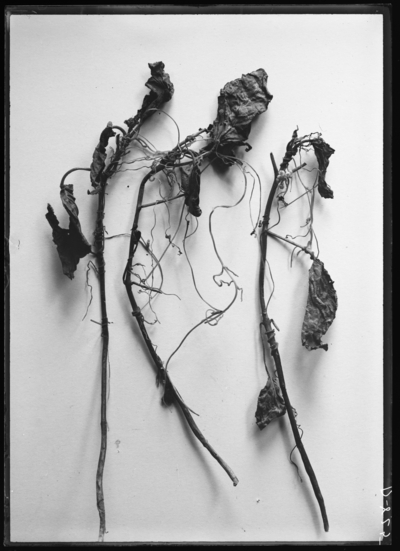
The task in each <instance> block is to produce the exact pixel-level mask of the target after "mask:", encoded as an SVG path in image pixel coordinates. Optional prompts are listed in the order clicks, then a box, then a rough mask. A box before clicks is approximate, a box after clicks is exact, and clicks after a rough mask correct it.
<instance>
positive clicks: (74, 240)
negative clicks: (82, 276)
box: [46, 185, 91, 279]
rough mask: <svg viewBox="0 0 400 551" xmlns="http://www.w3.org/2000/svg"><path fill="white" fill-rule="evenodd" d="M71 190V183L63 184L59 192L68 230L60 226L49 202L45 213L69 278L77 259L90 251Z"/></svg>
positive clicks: (64, 271)
mask: <svg viewBox="0 0 400 551" xmlns="http://www.w3.org/2000/svg"><path fill="white" fill-rule="evenodd" d="M73 191H74V190H73V186H72V185H63V186H62V188H61V192H60V196H61V201H62V204H63V206H64V208H65V210H66V211H67V212H68V214H69V229H68V230H66V229H64V228H60V226H59V222H58V219H57V217H56V215H55V214H54V210H53V207H52V206H51V205H49V204H48V205H47V214H46V219H47V221H48V223H49V224H50V226H51V228H52V230H53V241H54V243H55V244H56V245H57V251H58V255H59V257H60V260H61V265H62V268H63V273H64V274H65V275H66V276H68V277H69V278H70V279H73V277H74V272H75V271H76V267H77V265H78V262H79V260H80V259H81V258H83V257H85V256H86V255H87V254H89V253H90V251H91V248H90V245H89V243H88V241H87V240H86V238H85V236H84V235H83V233H82V229H81V225H80V222H79V218H78V215H79V211H78V207H77V205H76V202H75V197H74V196H73Z"/></svg>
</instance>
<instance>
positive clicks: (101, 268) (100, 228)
mask: <svg viewBox="0 0 400 551" xmlns="http://www.w3.org/2000/svg"><path fill="white" fill-rule="evenodd" d="M105 189H106V178H102V185H101V189H100V192H99V203H98V209H97V220H96V230H95V247H96V252H95V254H96V261H97V269H98V274H99V281H100V301H101V329H102V331H101V336H102V338H103V350H102V357H101V420H100V426H101V445H100V456H99V463H98V466H97V473H96V495H97V509H98V511H99V516H100V529H99V541H104V534H105V532H106V511H105V506H104V492H103V473H104V465H105V460H106V452H107V363H108V345H109V331H108V317H107V305H106V283H105V261H104V224H103V219H104V208H105Z"/></svg>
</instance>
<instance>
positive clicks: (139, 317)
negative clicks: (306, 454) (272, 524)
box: [123, 139, 239, 486]
mask: <svg viewBox="0 0 400 551" xmlns="http://www.w3.org/2000/svg"><path fill="white" fill-rule="evenodd" d="M187 140H188V139H186V140H184V141H183V142H181V144H179V146H177V147H176V148H174V149H173V150H172V151H171V154H172V155H171V156H170V158H169V159H168V161H165V162H163V161H161V162H160V163H159V165H158V166H157V167H155V168H154V169H153V170H152V171H151V172H149V173H148V174H147V175H146V176H145V177H144V178H143V180H142V182H141V184H140V188H139V193H138V200H137V204H136V211H135V216H134V223H133V227H132V231H131V239H130V245H129V257H128V262H127V265H126V268H125V272H124V276H123V281H124V285H125V287H126V292H127V294H128V298H129V302H130V304H131V307H132V315H133V316H134V317H135V318H136V321H137V323H138V325H139V329H140V332H141V333H142V336H143V339H144V342H145V344H146V347H147V349H148V351H149V353H150V356H151V357H152V359H153V362H154V364H155V366H156V369H157V381H158V382H159V381H161V382H162V383H163V384H164V387H165V395H168V399H169V400H170V401H171V402H176V403H177V404H178V405H179V407H180V409H181V411H182V413H183V415H184V417H185V419H186V421H187V423H188V425H189V427H190V429H191V431H192V432H193V434H194V435H195V437H196V438H197V439H198V440H199V441H200V442H201V444H202V445H203V446H204V447H205V448H206V449H207V450H208V451H209V453H210V454H211V455H212V456H213V457H214V459H215V460H216V461H217V462H218V463H219V464H220V465H221V467H222V468H223V469H224V470H225V471H226V473H227V474H228V476H229V477H230V479H231V480H232V482H233V485H234V486H236V485H237V484H238V482H239V480H238V478H237V477H236V475H235V473H234V472H233V470H232V469H231V468H230V467H229V465H228V464H227V463H226V462H225V461H224V460H223V459H222V458H221V457H220V456H219V455H218V454H217V452H216V451H215V450H214V448H213V447H212V446H211V445H210V444H209V443H208V441H207V440H206V439H205V438H204V436H203V434H202V432H201V431H200V429H199V428H198V426H197V424H196V423H195V421H194V419H193V416H192V415H191V413H190V411H189V409H188V407H187V406H186V404H185V403H184V401H183V399H182V397H181V396H180V394H179V393H178V391H177V390H176V388H175V386H174V385H173V384H172V382H171V379H170V376H169V374H168V373H167V371H166V369H165V368H164V364H163V362H162V360H161V358H160V357H159V356H158V354H157V353H156V351H155V349H154V346H153V343H152V342H151V339H150V337H149V335H148V333H147V329H146V327H145V322H144V317H143V314H142V313H141V311H140V308H139V306H138V305H137V302H136V300H135V297H134V295H133V292H132V281H131V279H132V278H131V270H132V262H133V257H134V255H135V252H136V248H137V246H138V244H139V241H140V231H139V230H138V223H139V216H140V211H141V209H142V207H143V205H142V202H143V196H144V189H145V185H146V183H147V181H148V180H149V179H150V177H151V176H153V175H155V174H156V173H157V172H160V171H161V170H163V169H164V168H165V167H166V166H167V164H166V162H168V164H169V165H170V166H171V164H172V166H174V164H173V163H174V159H173V153H174V152H177V153H179V150H180V146H181V145H182V144H184V143H186V141H187ZM175 166H176V165H175Z"/></svg>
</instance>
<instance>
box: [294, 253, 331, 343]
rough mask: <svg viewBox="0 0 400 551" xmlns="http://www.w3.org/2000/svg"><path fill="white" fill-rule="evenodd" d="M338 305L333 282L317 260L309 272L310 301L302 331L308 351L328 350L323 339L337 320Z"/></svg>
mask: <svg viewBox="0 0 400 551" xmlns="http://www.w3.org/2000/svg"><path fill="white" fill-rule="evenodd" d="M337 304H338V301H337V295H336V291H335V289H334V287H333V281H332V279H331V277H330V275H329V274H328V272H327V271H326V270H325V267H324V264H323V262H321V261H320V260H318V259H315V260H314V262H313V263H312V266H311V268H310V271H309V282H308V300H307V306H306V313H305V316H304V321H303V327H302V330H301V340H302V343H303V346H305V347H306V348H307V350H316V349H317V348H323V349H324V350H328V345H327V344H323V343H322V342H321V337H322V336H323V335H325V333H326V332H327V331H328V329H329V327H330V326H331V324H332V322H333V320H334V319H335V316H336V310H337Z"/></svg>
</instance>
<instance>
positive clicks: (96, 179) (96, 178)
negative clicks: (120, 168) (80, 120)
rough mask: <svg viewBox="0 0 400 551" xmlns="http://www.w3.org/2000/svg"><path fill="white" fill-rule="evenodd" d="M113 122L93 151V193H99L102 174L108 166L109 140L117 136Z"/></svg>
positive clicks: (91, 169)
mask: <svg viewBox="0 0 400 551" xmlns="http://www.w3.org/2000/svg"><path fill="white" fill-rule="evenodd" d="M112 125H113V124H112V122H109V123H108V124H107V126H106V127H105V129H104V130H103V132H102V133H101V134H100V140H99V143H98V144H97V147H96V149H95V150H94V152H93V160H92V164H91V165H90V181H91V182H92V186H93V187H94V188H95V189H94V191H92V192H91V194H92V195H93V194H95V193H98V191H99V186H100V176H101V174H102V172H103V170H104V168H105V166H106V157H107V154H106V147H107V146H108V140H109V139H110V138H111V137H112V136H115V132H114V131H113V129H112Z"/></svg>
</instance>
